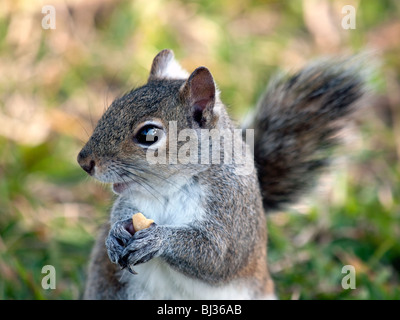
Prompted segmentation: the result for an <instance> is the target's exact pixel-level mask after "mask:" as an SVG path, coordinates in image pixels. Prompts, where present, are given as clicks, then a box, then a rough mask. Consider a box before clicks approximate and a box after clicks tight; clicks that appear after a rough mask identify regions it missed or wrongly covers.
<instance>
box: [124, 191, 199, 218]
mask: <svg viewBox="0 0 400 320" xmlns="http://www.w3.org/2000/svg"><path fill="white" fill-rule="evenodd" d="M203 193H204V191H203V190H202V189H201V188H200V186H198V185H195V186H190V188H182V189H181V190H180V191H178V192H174V193H168V192H166V193H164V194H163V193H161V192H158V193H154V194H152V195H150V194H147V195H145V196H141V195H138V196H136V197H135V196H132V197H131V199H130V202H131V205H132V207H134V208H137V209H138V210H139V211H140V212H142V213H143V214H144V215H145V216H146V217H147V218H149V219H153V220H154V221H155V222H156V223H158V224H161V225H186V224H189V223H190V222H192V221H194V220H200V219H201V218H202V216H203V214H204V208H203V206H202V199H203Z"/></svg>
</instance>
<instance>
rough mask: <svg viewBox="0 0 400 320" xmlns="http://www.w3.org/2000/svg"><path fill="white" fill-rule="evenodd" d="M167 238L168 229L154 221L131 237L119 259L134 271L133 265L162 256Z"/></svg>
mask: <svg viewBox="0 0 400 320" xmlns="http://www.w3.org/2000/svg"><path fill="white" fill-rule="evenodd" d="M165 239H166V229H165V227H163V226H159V225H157V224H155V223H153V224H152V225H151V226H150V227H149V228H147V229H143V230H140V231H138V232H136V233H135V234H134V235H133V237H131V238H130V239H129V242H128V244H127V245H126V247H125V248H124V250H123V252H122V258H121V260H120V261H119V263H120V265H121V266H128V268H129V270H130V271H131V272H132V271H133V270H132V266H134V265H137V264H139V263H144V262H147V261H149V260H150V259H152V258H154V257H157V256H160V255H161V254H162V251H163V243H164V240H165Z"/></svg>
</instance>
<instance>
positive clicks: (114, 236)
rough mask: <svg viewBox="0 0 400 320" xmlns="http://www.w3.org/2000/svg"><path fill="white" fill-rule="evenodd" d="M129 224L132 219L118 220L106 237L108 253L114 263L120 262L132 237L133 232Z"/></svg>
mask: <svg viewBox="0 0 400 320" xmlns="http://www.w3.org/2000/svg"><path fill="white" fill-rule="evenodd" d="M129 224H132V219H126V220H122V221H117V222H116V223H114V225H113V226H112V227H111V230H110V232H109V234H108V237H107V239H106V247H107V253H108V257H109V258H110V260H111V262H113V263H119V261H120V260H121V258H122V257H123V252H124V249H125V247H126V246H127V244H128V243H129V241H130V240H131V239H132V234H131V233H129V231H128V226H129Z"/></svg>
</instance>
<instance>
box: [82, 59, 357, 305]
mask: <svg viewBox="0 0 400 320" xmlns="http://www.w3.org/2000/svg"><path fill="white" fill-rule="evenodd" d="M172 58H173V55H172V53H171V52H170V51H163V52H161V53H160V54H159V55H158V56H157V57H156V59H155V61H154V63H153V67H152V71H151V75H150V77H149V81H148V83H147V84H146V85H144V86H142V87H140V88H137V89H135V90H132V91H131V92H130V93H128V94H126V95H125V96H123V97H122V98H119V99H117V100H115V101H114V102H113V103H112V105H111V106H110V107H109V109H108V110H107V111H106V112H105V114H104V115H103V117H102V118H101V119H100V121H99V123H98V125H97V127H96V128H95V130H94V133H93V135H92V137H91V138H90V140H89V141H88V143H87V144H86V146H85V147H84V148H83V150H82V151H81V152H80V154H79V156H78V161H79V163H80V164H81V166H82V167H84V166H85V164H86V165H87V164H88V163H89V162H90V161H95V163H96V166H97V169H96V170H98V171H97V172H101V173H102V174H101V179H100V180H102V181H103V182H111V183H117V182H118V183H120V182H127V181H129V182H132V181H133V182H134V183H135V184H136V188H138V189H137V190H139V191H138V193H137V194H127V195H120V196H119V198H118V200H117V201H116V203H115V204H114V207H113V210H112V212H111V219H110V223H111V227H109V226H108V227H107V230H108V232H106V233H104V232H103V233H102V234H101V236H100V238H99V240H98V242H97V244H96V246H95V248H94V251H93V254H92V260H91V261H92V262H91V266H90V273H89V281H88V284H87V288H86V293H85V298H88V299H94V298H95V299H98V298H104V299H109V298H110V297H113V298H122V299H126V298H127V297H136V296H140V295H139V292H129V290H140V288H135V287H134V288H132V287H131V288H128V287H127V286H126V285H125V284H123V283H122V282H120V281H119V279H120V271H119V270H118V268H116V269H115V266H116V265H118V266H119V268H128V270H130V271H131V272H132V273H133V272H134V269H135V265H139V264H143V263H146V262H147V261H150V260H152V259H154V258H157V259H161V261H163V262H164V263H166V264H167V265H168V266H169V267H171V268H172V269H173V270H175V271H178V272H179V273H180V274H182V275H184V276H186V277H187V278H188V279H196V280H199V281H200V282H202V283H205V284H207V285H209V286H211V287H215V288H220V287H222V286H224V285H229V284H233V283H236V281H240V283H241V284H240V286H238V287H234V288H232V289H229V290H234V291H235V290H238V291H239V290H242V289H241V288H243V286H244V287H246V288H247V289H248V290H249V292H251V294H250V297H251V298H263V297H266V296H268V295H273V284H272V281H271V279H270V276H269V273H268V268H267V256H266V255H267V235H266V221H265V214H264V213H265V211H264V208H265V209H267V210H270V209H273V208H276V207H278V206H279V205H280V204H282V203H288V202H291V201H294V200H295V199H296V198H297V197H298V195H299V193H300V192H301V191H302V190H304V189H305V188H306V186H307V185H308V182H309V179H310V177H312V176H314V175H315V173H316V172H318V171H319V169H320V168H321V167H322V166H324V165H325V164H326V162H327V157H326V156H325V155H324V154H323V153H320V151H321V150H323V149H324V148H325V147H326V146H331V145H333V144H334V143H335V141H334V139H333V138H332V135H333V134H334V133H336V132H337V131H338V130H339V129H340V128H341V127H342V123H341V122H340V121H341V120H342V119H343V118H346V117H347V116H348V115H349V114H351V112H352V110H353V109H354V106H355V104H354V103H355V102H356V101H357V100H359V99H360V98H361V96H362V87H363V83H362V79H361V78H359V77H358V75H357V73H356V72H354V70H353V69H351V67H350V68H348V67H347V66H345V64H343V63H341V62H338V63H332V62H329V61H328V62H323V63H320V64H316V65H312V66H310V67H307V68H305V69H304V70H303V71H301V72H299V73H298V74H296V75H294V76H292V77H289V78H281V79H279V80H278V81H276V82H275V83H274V84H272V85H271V86H270V87H269V90H268V91H267V93H266V95H265V96H264V97H263V99H262V100H261V101H260V103H259V105H258V112H257V114H256V117H255V119H254V121H253V123H252V126H250V127H253V128H254V129H255V150H254V151H255V163H256V165H257V168H258V175H257V172H256V170H254V171H253V173H252V174H250V175H238V174H237V173H236V171H235V169H236V168H237V165H236V164H235V163H232V164H211V165H208V166H204V165H200V164H199V165H196V164H191V165H183V164H179V163H178V164H176V165H168V164H166V165H149V164H148V163H147V162H146V161H145V151H144V150H143V149H142V148H140V147H138V146H137V145H135V144H134V143H133V142H132V137H133V132H134V130H135V128H136V127H137V125H139V124H140V123H141V122H143V121H145V120H149V119H161V121H162V122H163V124H164V126H165V127H166V128H167V129H168V121H170V120H173V121H177V126H178V130H182V129H184V128H195V129H199V128H208V129H213V128H218V129H230V130H233V129H234V126H233V124H232V122H231V120H230V119H229V116H228V114H227V112H226V110H225V108H224V107H223V105H222V104H221V102H220V101H219V100H218V96H217V93H216V92H210V91H212V90H215V86H214V85H213V80H212V77H211V74H209V71H208V70H207V69H206V68H199V69H197V70H196V71H195V72H193V73H192V75H191V76H190V77H189V80H187V81H186V80H182V79H180V80H176V79H169V78H168V77H167V76H166V73H165V72H162V71H163V70H159V68H166V64H167V63H168V61H170V60H171V59H172ZM158 74H160V75H162V78H157V75H158ZM196 77H197V78H196ZM199 77H200V78H199ZM192 79H194V80H193V81H192ZM191 81H192V82H193V83H194V84H193V86H192V87H191ZM203 84H204V85H205V87H203ZM199 88H200V89H199ZM204 88H205V89H204ZM196 95H197V96H196ZM208 97H209V98H208ZM207 99H209V100H207ZM217 104H218V108H217ZM217 109H218V112H217ZM221 153H223V150H221ZM251 165H253V164H251ZM260 187H261V188H260ZM192 190H200V191H196V192H198V193H197V194H193V197H192V198H193V199H196V201H197V202H196V203H195V204H194V206H195V207H194V208H192V209H194V211H196V210H197V209H198V210H199V212H204V214H202V215H201V216H200V218H195V219H193V220H191V221H190V222H188V223H184V224H183V225H169V224H164V223H156V224H153V225H152V226H151V227H150V228H148V229H145V230H142V231H138V232H136V233H135V234H134V235H133V236H132V235H131V234H130V233H129V232H128V231H127V228H126V226H127V224H129V223H130V217H131V215H132V214H133V213H135V212H138V211H142V209H143V208H140V207H132V206H131V205H130V204H129V203H130V200H129V199H135V197H143V195H144V194H146V192H147V193H151V194H152V195H146V196H145V198H143V199H142V200H143V201H144V202H142V203H148V202H152V201H153V202H154V201H159V202H160V203H161V204H162V208H164V209H165V210H166V211H167V210H168V208H170V207H171V206H172V205H174V204H173V203H171V201H176V200H171V199H179V197H180V196H182V197H183V196H186V195H187V194H188V193H189V194H190V192H192ZM152 196H153V198H152ZM146 199H148V200H146ZM146 201H148V202H146ZM263 204H264V208H263ZM148 214H150V215H151V214H152V213H151V212H149V213H148ZM157 214H159V213H157ZM182 214H184V213H182ZM159 217H162V215H159ZM104 243H105V246H104ZM106 252H107V253H106ZM107 254H108V258H106V259H105V257H107ZM113 270H114V271H113ZM139 276H140V275H132V277H139ZM188 281H189V280H188ZM229 288H231V287H229ZM101 290H103V291H101ZM173 295H174V292H173V291H171V292H170V293H166V295H165V296H168V297H173ZM233 296H234V295H233ZM204 298H207V297H204Z"/></svg>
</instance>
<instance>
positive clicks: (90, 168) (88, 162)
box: [78, 150, 96, 175]
mask: <svg viewBox="0 0 400 320" xmlns="http://www.w3.org/2000/svg"><path fill="white" fill-rule="evenodd" d="M78 163H79V165H80V166H81V167H82V169H83V170H85V171H86V172H87V173H88V174H90V175H93V173H94V166H95V165H96V163H95V162H94V160H93V159H92V158H91V157H90V156H89V157H88V156H86V154H85V152H83V150H82V151H81V152H79V154H78Z"/></svg>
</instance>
